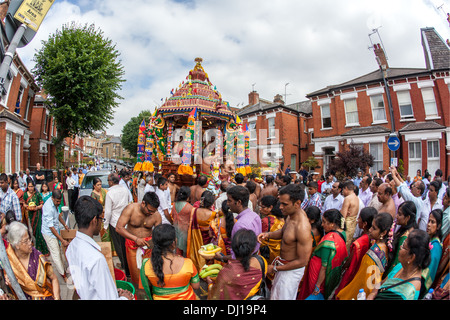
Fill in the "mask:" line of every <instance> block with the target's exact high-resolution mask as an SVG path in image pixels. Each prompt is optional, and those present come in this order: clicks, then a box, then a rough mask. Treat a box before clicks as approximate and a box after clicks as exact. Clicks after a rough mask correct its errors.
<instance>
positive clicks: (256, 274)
mask: <svg viewBox="0 0 450 320" xmlns="http://www.w3.org/2000/svg"><path fill="white" fill-rule="evenodd" d="M256 243H257V239H256V235H255V233H254V232H253V231H251V230H247V229H240V230H239V231H237V232H236V233H235V234H234V236H233V239H232V242H231V247H232V249H233V252H234V253H235V255H236V259H230V260H228V263H227V264H226V265H225V266H224V267H223V268H222V269H221V270H220V272H219V273H218V274H217V277H216V279H215V281H213V280H212V279H211V278H210V277H207V278H206V281H207V282H208V300H247V299H248V298H250V297H252V296H254V295H256V294H257V293H258V292H259V289H260V286H261V284H262V280H263V277H265V275H266V272H265V271H266V270H267V262H266V260H265V259H264V258H262V257H261V256H258V257H257V256H255V255H252V253H253V251H254V250H255V247H256ZM262 263H263V265H262ZM262 268H264V271H263V269H262Z"/></svg>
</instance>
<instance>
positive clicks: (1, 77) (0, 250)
mask: <svg viewBox="0 0 450 320" xmlns="http://www.w3.org/2000/svg"><path fill="white" fill-rule="evenodd" d="M26 29H27V25H26V24H25V23H22V25H21V26H20V27H19V28H18V29H17V31H16V33H15V34H14V37H13V39H12V41H11V43H10V44H9V46H8V50H7V51H6V53H5V57H4V58H3V62H2V64H1V66H0V87H1V88H3V85H4V83H5V79H6V76H7V75H8V71H9V68H10V66H11V63H12V61H13V59H14V54H15V53H16V49H17V46H18V45H19V41H20V40H21V39H22V37H23V35H24V33H25V30H26ZM0 261H1V264H2V267H3V269H5V271H6V274H7V275H8V278H9V281H10V282H11V286H12V288H13V290H14V292H15V294H16V295H17V297H18V298H19V300H27V298H26V297H25V294H24V293H23V291H22V288H21V287H20V285H19V283H18V282H17V279H16V276H15V275H14V271H13V270H12V268H11V264H10V263H9V259H8V255H7V254H6V248H5V245H4V244H3V241H2V240H0Z"/></svg>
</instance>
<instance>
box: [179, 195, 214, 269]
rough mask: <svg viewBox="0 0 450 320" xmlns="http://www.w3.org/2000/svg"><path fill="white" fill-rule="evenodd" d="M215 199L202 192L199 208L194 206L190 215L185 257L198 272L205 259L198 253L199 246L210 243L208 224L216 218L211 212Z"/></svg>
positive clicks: (212, 211)
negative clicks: (192, 263)
mask: <svg viewBox="0 0 450 320" xmlns="http://www.w3.org/2000/svg"><path fill="white" fill-rule="evenodd" d="M215 200H216V198H215V197H214V194H213V193H212V192H211V191H204V192H203V193H202V196H201V197H200V207H198V208H196V207H195V206H194V208H193V210H192V214H191V215H190V222H189V229H188V237H187V245H186V257H188V258H190V259H191V260H192V261H193V262H194V264H195V266H196V267H197V269H198V270H200V268H201V267H202V266H203V265H204V264H205V259H204V258H203V257H202V256H201V255H200V254H199V253H198V250H199V249H200V247H201V246H203V245H207V244H209V243H211V240H212V237H211V234H210V231H209V224H210V223H211V221H213V220H214V219H215V217H216V214H217V212H216V211H215V210H213V205H214V201H215Z"/></svg>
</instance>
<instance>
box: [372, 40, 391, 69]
mask: <svg viewBox="0 0 450 320" xmlns="http://www.w3.org/2000/svg"><path fill="white" fill-rule="evenodd" d="M373 47H374V50H373V51H374V52H375V57H376V59H377V62H378V65H379V66H380V68H381V69H382V70H386V69H388V68H389V65H388V62H387V59H386V54H385V53H384V50H383V48H382V47H381V45H380V44H379V43H376V44H375V45H374V46H373Z"/></svg>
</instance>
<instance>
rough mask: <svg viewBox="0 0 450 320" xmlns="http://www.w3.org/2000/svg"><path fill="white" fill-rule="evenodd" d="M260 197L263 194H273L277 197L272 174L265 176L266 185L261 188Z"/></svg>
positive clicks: (276, 187)
mask: <svg viewBox="0 0 450 320" xmlns="http://www.w3.org/2000/svg"><path fill="white" fill-rule="evenodd" d="M260 196H261V198H262V197H264V196H274V197H275V198H278V186H277V185H276V184H275V183H274V179H273V176H267V177H266V185H265V186H264V188H263V189H262V190H261V195H260Z"/></svg>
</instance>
